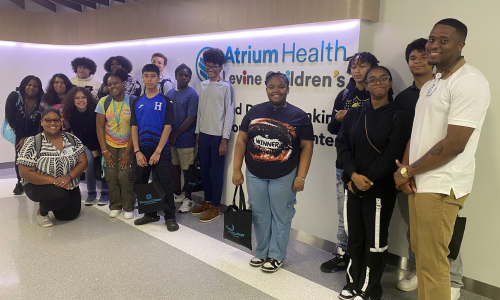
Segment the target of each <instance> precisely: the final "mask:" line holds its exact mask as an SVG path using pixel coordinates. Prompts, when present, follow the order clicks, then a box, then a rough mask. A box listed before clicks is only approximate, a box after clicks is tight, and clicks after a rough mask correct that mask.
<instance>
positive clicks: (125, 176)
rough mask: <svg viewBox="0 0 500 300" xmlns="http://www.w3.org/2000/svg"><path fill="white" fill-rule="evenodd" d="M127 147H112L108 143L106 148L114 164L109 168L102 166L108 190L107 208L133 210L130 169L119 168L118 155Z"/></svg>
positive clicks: (133, 196)
mask: <svg viewBox="0 0 500 300" xmlns="http://www.w3.org/2000/svg"><path fill="white" fill-rule="evenodd" d="M126 149H127V148H113V147H111V146H110V145H108V150H109V152H111V154H113V156H114V157H116V158H113V163H114V164H115V166H114V167H113V168H110V167H108V166H105V167H104V174H105V176H106V183H107V184H108V191H109V209H110V210H121V209H123V210H124V211H126V212H130V211H134V202H135V194H134V185H133V184H132V178H131V171H132V169H131V168H130V166H128V167H127V168H126V169H123V170H122V169H120V161H119V159H120V156H121V155H122V154H123V153H124V152H125V150H126Z"/></svg>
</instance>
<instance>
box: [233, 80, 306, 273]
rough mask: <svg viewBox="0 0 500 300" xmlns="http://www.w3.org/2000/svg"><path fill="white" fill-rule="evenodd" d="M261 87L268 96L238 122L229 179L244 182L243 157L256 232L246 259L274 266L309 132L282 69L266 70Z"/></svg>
mask: <svg viewBox="0 0 500 300" xmlns="http://www.w3.org/2000/svg"><path fill="white" fill-rule="evenodd" d="M266 91H267V96H268V98H269V102H264V103H261V104H258V105H255V106H253V107H252V109H250V111H248V113H247V114H246V115H245V117H244V118H243V121H242V122H241V128H240V133H239V135H238V139H237V141H236V146H235V152H234V162H233V183H234V184H235V185H241V184H243V180H244V179H243V173H242V172H241V166H242V163H243V157H245V162H246V165H247V170H246V176H247V190H248V198H249V199H248V204H249V206H250V207H251V209H252V219H253V223H254V229H255V237H256V238H257V248H256V249H255V257H254V258H253V259H252V260H251V261H250V265H252V266H254V267H261V269H262V271H265V272H275V271H277V270H278V269H279V268H280V267H281V266H282V265H283V261H284V260H285V257H286V250H287V245H288V240H289V238H290V228H291V226H292V218H293V216H294V215H295V208H294V206H295V204H296V203H297V201H296V199H295V196H296V194H297V192H300V191H302V190H304V184H305V178H306V175H307V172H308V170H309V165H310V164H311V158H312V154H313V140H314V133H313V127H312V123H311V120H310V119H309V117H308V116H307V115H306V113H305V112H304V111H303V110H301V109H300V108H298V107H296V106H293V105H291V104H290V103H288V102H287V101H286V97H287V94H288V92H289V82H288V78H287V77H286V76H285V75H284V74H282V73H270V74H268V75H267V77H266Z"/></svg>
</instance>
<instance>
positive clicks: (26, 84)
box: [5, 75, 43, 195]
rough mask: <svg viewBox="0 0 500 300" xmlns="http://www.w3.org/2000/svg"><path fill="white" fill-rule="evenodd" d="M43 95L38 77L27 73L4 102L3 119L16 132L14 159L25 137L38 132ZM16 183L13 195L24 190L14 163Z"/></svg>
mask: <svg viewBox="0 0 500 300" xmlns="http://www.w3.org/2000/svg"><path fill="white" fill-rule="evenodd" d="M42 96H43V89H42V82H41V81H40V78H38V77H36V76H33V75H29V76H26V77H24V79H23V80H22V81H21V84H20V85H19V91H18V92H12V93H10V94H9V96H8V97H7V101H6V103H5V120H7V122H8V123H9V125H10V127H11V128H12V130H13V131H14V133H15V134H16V143H15V149H16V160H17V153H18V151H19V150H21V148H22V147H23V145H24V141H25V139H26V138H27V137H29V136H33V135H35V134H37V133H38V129H39V126H40V114H41V112H40V111H39V110H40V102H41V100H42ZM15 168H16V174H17V184H16V187H15V188H14V195H21V194H22V193H23V192H24V190H23V186H22V185H21V177H20V176H19V169H18V167H17V165H15Z"/></svg>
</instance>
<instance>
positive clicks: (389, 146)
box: [335, 66, 411, 300]
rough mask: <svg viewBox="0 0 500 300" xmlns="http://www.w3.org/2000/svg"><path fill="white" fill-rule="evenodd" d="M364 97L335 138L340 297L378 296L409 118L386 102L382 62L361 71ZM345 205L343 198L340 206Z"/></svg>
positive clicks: (387, 76)
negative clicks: (342, 274) (342, 253)
mask: <svg viewBox="0 0 500 300" xmlns="http://www.w3.org/2000/svg"><path fill="white" fill-rule="evenodd" d="M365 83H366V89H367V90H368V92H370V101H366V102H365V104H364V105H363V106H360V107H356V108H353V109H351V110H349V111H348V112H347V114H346V115H345V117H344V120H343V122H342V128H341V129H340V132H339V134H338V135H337V138H336V140H335V145H336V147H337V155H338V159H339V161H340V162H341V164H342V165H343V166H344V173H343V175H342V180H343V182H344V185H345V186H344V188H345V189H346V190H347V198H346V200H345V201H346V202H347V211H345V210H344V214H347V223H346V224H345V229H346V232H347V234H348V236H349V241H348V246H347V248H348V250H349V253H350V258H351V260H350V262H349V267H348V268H347V276H346V277H347V284H346V286H345V287H344V289H343V290H342V292H341V293H340V295H339V298H340V299H344V300H346V299H355V300H368V299H370V300H379V299H380V298H381V297H382V286H381V285H380V279H381V278H382V274H383V272H384V269H385V265H386V260H387V237H388V234H389V233H388V232H389V222H390V221H391V217H392V211H393V210H394V205H395V203H396V189H395V183H394V179H393V177H394V176H393V174H394V172H395V171H396V170H397V169H398V167H397V166H396V163H395V161H396V159H402V157H403V154H404V151H405V148H406V144H407V142H408V139H409V138H410V130H411V119H410V118H409V117H408V116H407V115H406V114H405V112H404V111H403V109H402V108H400V107H399V106H398V105H397V104H396V103H394V102H393V101H392V76H391V72H389V70H388V69H387V68H385V67H381V66H377V67H373V68H371V69H369V70H368V71H367V72H366V75H365ZM345 205H346V204H345V203H344V207H346V206H345Z"/></svg>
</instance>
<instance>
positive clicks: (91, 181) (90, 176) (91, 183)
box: [85, 147, 108, 193]
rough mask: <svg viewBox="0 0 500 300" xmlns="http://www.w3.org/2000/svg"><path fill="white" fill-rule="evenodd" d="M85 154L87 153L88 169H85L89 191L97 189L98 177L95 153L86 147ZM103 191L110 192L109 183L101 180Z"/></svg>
mask: <svg viewBox="0 0 500 300" xmlns="http://www.w3.org/2000/svg"><path fill="white" fill-rule="evenodd" d="M85 154H86V155H87V163H88V165H87V169H85V183H87V192H89V193H90V192H94V193H95V191H96V189H95V186H96V179H95V175H94V155H93V154H92V151H90V150H89V148H87V147H85ZM101 192H108V185H107V184H106V182H104V181H101Z"/></svg>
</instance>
